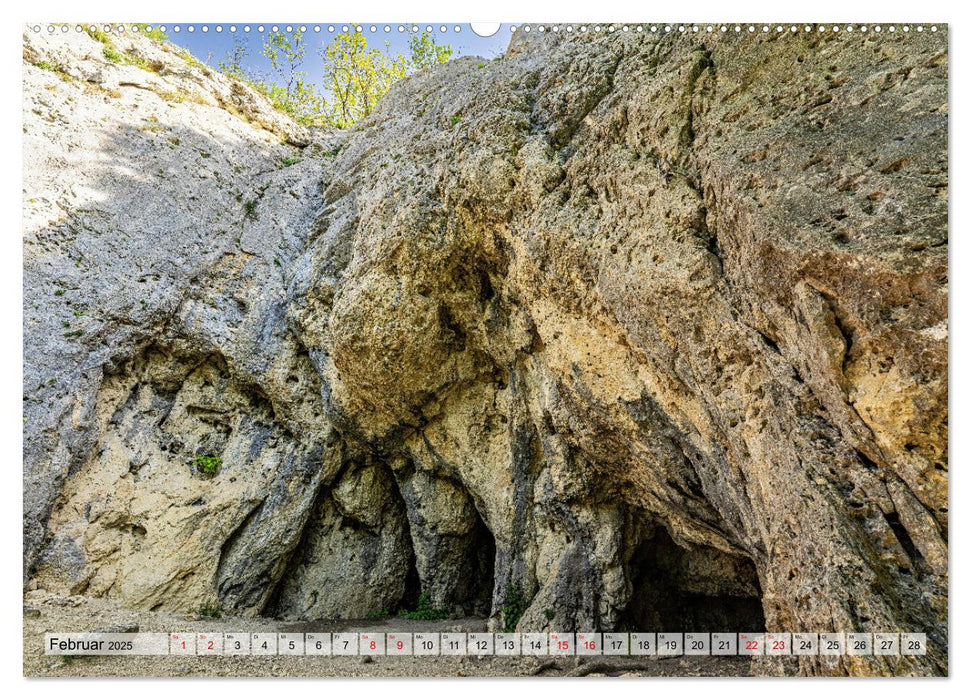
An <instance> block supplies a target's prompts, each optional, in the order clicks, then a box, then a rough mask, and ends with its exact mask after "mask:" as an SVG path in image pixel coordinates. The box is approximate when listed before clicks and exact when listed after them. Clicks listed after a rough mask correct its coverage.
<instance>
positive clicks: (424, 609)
mask: <svg viewBox="0 0 971 700" xmlns="http://www.w3.org/2000/svg"><path fill="white" fill-rule="evenodd" d="M431 603H432V601H431V598H429V597H428V594H427V593H422V594H421V595H420V596H418V609H417V610H415V611H414V612H410V613H407V614H406V615H405V617H407V618H408V619H409V620H446V619H448V611H447V610H446V609H445V608H433V607H432V606H431Z"/></svg>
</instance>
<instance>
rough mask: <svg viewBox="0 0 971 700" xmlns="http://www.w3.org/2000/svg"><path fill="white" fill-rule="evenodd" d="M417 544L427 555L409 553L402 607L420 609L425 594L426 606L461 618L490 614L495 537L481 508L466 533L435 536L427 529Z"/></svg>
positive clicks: (403, 608) (404, 608)
mask: <svg viewBox="0 0 971 700" xmlns="http://www.w3.org/2000/svg"><path fill="white" fill-rule="evenodd" d="M410 526H411V527H414V524H413V523H412V524H410ZM418 546H419V547H420V548H421V549H422V551H423V553H424V555H425V556H424V557H420V556H418V555H417V554H416V553H415V552H412V553H411V555H410V562H409V570H408V575H407V578H406V579H405V590H404V595H403V596H402V599H401V602H400V603H399V605H398V608H399V609H400V610H405V611H409V612H411V611H417V610H420V609H421V606H422V603H421V598H422V596H426V598H425V602H424V605H425V606H427V607H430V608H432V609H433V610H435V611H440V610H444V611H445V612H447V613H448V614H450V615H452V614H455V615H458V616H461V617H488V616H489V615H490V614H491V612H492V594H493V586H494V581H495V560H496V540H495V537H493V535H492V532H491V531H490V530H489V528H488V527H487V526H486V524H485V522H484V521H483V520H482V517H481V516H480V515H479V514H478V511H476V514H475V523H474V525H473V526H472V528H471V529H470V530H469V531H468V532H467V533H465V534H463V535H460V536H459V535H453V534H450V535H437V536H435V535H429V534H428V533H427V532H426V533H425V535H424V537H423V539H422V540H421V542H420V544H419V545H418ZM420 559H424V562H423V564H424V566H422V565H421V564H420V563H419V560H420Z"/></svg>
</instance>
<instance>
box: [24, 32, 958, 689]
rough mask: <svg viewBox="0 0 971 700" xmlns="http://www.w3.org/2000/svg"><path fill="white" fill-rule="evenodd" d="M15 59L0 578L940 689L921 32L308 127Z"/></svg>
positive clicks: (93, 50) (521, 66)
mask: <svg viewBox="0 0 971 700" xmlns="http://www.w3.org/2000/svg"><path fill="white" fill-rule="evenodd" d="M24 41H25V44H24V58H25V66H24V70H25V74H24V75H25V79H24V85H25V94H24V98H25V102H24V106H25V107H24V108H25V113H24V115H25V135H24V139H25V162H26V164H27V166H26V169H25V173H24V191H25V195H24V197H25V200H26V201H25V238H24V275H25V280H24V357H25V359H24V402H25V408H24V414H25V425H24V430H25V438H24V440H25V442H24V445H25V485H24V488H25V522H24V536H25V554H24V557H25V560H24V565H25V577H26V579H28V581H29V583H28V585H30V586H31V587H39V588H44V589H47V590H51V591H59V592H60V591H67V592H70V593H72V594H79V593H80V594H84V595H88V596H108V597H111V598H115V599H117V600H119V601H122V602H123V603H124V604H126V605H130V606H132V607H134V608H139V609H154V608H161V609H166V610H193V609H198V608H199V607H200V605H204V604H206V605H208V604H217V605H219V606H221V607H223V608H224V609H231V610H240V611H244V612H247V613H252V614H263V615H275V616H284V617H293V618H300V619H319V618H330V617H362V616H365V615H367V614H369V613H373V612H376V611H381V610H386V609H390V610H393V609H395V608H396V607H398V606H405V607H409V606H414V604H415V601H416V599H417V596H418V595H419V594H422V595H424V596H426V597H427V598H426V599H427V600H428V601H429V603H430V605H431V606H433V607H435V608H445V609H446V610H447V611H450V612H451V611H455V612H462V613H464V614H482V615H491V616H493V617H494V618H495V619H496V624H497V625H503V624H509V623H510V622H513V623H515V622H516V621H515V620H510V619H508V618H509V617H510V616H509V615H505V616H504V615H503V614H502V611H503V608H504V607H514V608H515V607H520V608H521V609H522V615H521V617H520V618H519V619H518V628H519V629H521V630H543V629H560V630H569V629H576V630H582V629H603V630H610V629H634V628H641V629H658V630H664V629H670V630H682V629H688V628H690V629H692V630H693V629H698V630H705V629H710V630H713V631H721V630H724V629H730V630H739V631H746V630H758V629H769V630H785V631H793V632H797V631H874V632H877V631H888V630H903V631H924V632H927V634H928V637H929V641H930V653H929V655H928V656H926V657H907V658H903V659H891V658H889V657H852V656H844V657H838V658H837V657H833V658H830V659H827V658H826V657H801V659H800V664H801V666H800V670H801V671H802V672H804V673H807V674H821V673H850V674H857V673H858V674H881V673H891V672H892V673H918V674H924V673H932V674H937V673H944V672H946V670H947V522H948V515H947V468H948V467H947V148H946V134H947V38H946V32H938V33H937V34H933V35H931V34H930V33H927V34H922V35H918V34H915V33H912V34H911V35H908V36H901V37H886V36H877V35H873V34H872V33H871V34H870V35H860V34H856V35H846V34H845V33H844V34H840V35H836V34H832V33H826V34H819V35H816V34H812V35H803V34H801V33H800V34H798V35H795V36H790V35H789V34H788V33H785V34H782V35H775V34H772V35H768V34H767V35H764V36H762V35H755V36H722V35H715V36H711V35H706V36H698V35H679V36H664V37H658V36H654V35H647V34H646V33H645V34H637V33H623V34H622V33H620V32H618V33H611V34H604V35H602V36H601V35H597V36H594V35H592V34H591V35H583V36H569V37H567V36H566V35H564V34H558V35H554V34H550V33H547V34H546V35H541V34H537V33H533V34H532V35H531V36H530V37H529V38H526V37H524V36H520V37H517V38H516V39H515V40H514V41H513V42H512V45H511V46H510V49H509V51H508V53H507V54H506V55H505V56H504V57H503V58H502V59H501V60H497V61H493V62H487V63H482V62H480V61H477V60H475V59H471V58H463V59H459V60H455V61H451V62H449V63H448V64H446V65H445V66H442V67H441V68H439V69H437V70H435V71H433V72H425V73H421V74H419V75H417V76H414V77H412V78H410V79H408V80H405V81H403V82H402V83H401V84H400V85H398V86H396V87H395V89H394V90H392V92H391V93H389V94H388V95H387V96H386V97H385V98H384V99H383V100H382V101H381V103H380V105H379V107H378V109H377V110H376V112H375V113H374V114H372V115H371V116H370V117H369V118H367V119H366V120H364V121H363V122H361V123H359V124H358V125H357V126H356V127H355V128H354V129H352V130H350V131H349V132H340V133H308V132H306V131H305V130H303V129H302V128H301V127H299V126H297V125H294V124H292V123H290V122H289V121H288V120H287V118H286V117H285V116H283V115H280V114H277V113H274V112H273V111H272V108H270V106H269V105H268V104H267V103H265V102H264V101H263V100H262V98H261V97H260V96H259V95H257V94H255V93H252V91H249V90H248V88H246V87H245V86H243V85H240V84H238V83H236V84H234V83H233V81H231V80H230V79H228V78H226V77H225V76H223V75H220V74H217V73H214V72H211V71H209V69H206V68H204V67H202V66H201V65H200V64H198V62H195V61H194V60H192V59H191V57H188V56H187V54H184V53H183V52H181V51H180V50H178V49H176V48H175V47H173V46H170V45H167V44H161V43H156V42H152V41H150V40H148V39H145V38H141V37H128V38H125V39H121V38H117V37H115V38H113V39H112V41H113V42H114V45H115V49H116V50H117V51H118V52H120V53H122V54H123V55H124V56H126V57H129V60H127V62H122V63H121V64H118V63H113V62H112V61H110V60H107V59H106V58H105V57H104V56H103V48H104V46H103V44H102V43H100V42H99V41H97V40H95V39H93V38H90V37H88V36H87V35H86V34H80V35H77V36H74V35H73V34H71V35H66V36H64V37H62V36H59V35H58V36H53V37H45V36H35V35H33V34H31V35H29V36H27V35H25V37H24ZM131 59H135V60H134V61H133V60H131ZM133 62H134V63H135V64H136V65H132V63H133ZM146 65H147V68H146ZM297 160H299V162H296V163H294V161H297ZM199 456H214V457H219V458H220V459H221V465H220V467H219V469H218V473H215V474H211V473H204V471H203V470H202V468H201V467H199V466H198V465H197V460H196V457H199Z"/></svg>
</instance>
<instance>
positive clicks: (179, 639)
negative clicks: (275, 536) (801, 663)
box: [44, 632, 927, 656]
mask: <svg viewBox="0 0 971 700" xmlns="http://www.w3.org/2000/svg"><path fill="white" fill-rule="evenodd" d="M44 649H45V653H46V654H48V655H89V656H116V655H117V656H121V655H145V656H159V655H162V656H164V655H190V656H574V655H576V656H597V655H605V656H610V655H615V656H736V655H737V656H805V655H812V656H816V655H819V656H841V655H843V654H848V655H854V656H871V655H875V656H923V655H924V654H926V653H927V635H925V634H922V633H913V632H901V633H898V632H876V633H871V632H846V633H844V632H832V633H826V632H824V633H788V632H712V633H708V632H656V633H655V632H602V633H601V632H549V633H547V632H536V633H531V632H522V633H520V632H511V633H502V632H498V633H492V632H170V633H151V632H146V633H134V634H110V633H61V634H58V633H49V634H46V635H45V639H44Z"/></svg>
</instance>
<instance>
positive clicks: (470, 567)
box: [454, 512, 496, 617]
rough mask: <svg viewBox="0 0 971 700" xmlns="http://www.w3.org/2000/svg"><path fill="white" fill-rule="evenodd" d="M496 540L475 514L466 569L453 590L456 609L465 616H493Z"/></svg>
mask: <svg viewBox="0 0 971 700" xmlns="http://www.w3.org/2000/svg"><path fill="white" fill-rule="evenodd" d="M495 564H496V539H495V537H493V535H492V532H491V531H490V530H489V528H488V527H486V524H485V522H484V521H483V520H482V517H481V516H480V515H479V514H478V512H476V518H475V526H474V527H473V529H472V532H471V533H470V534H469V537H468V546H467V548H466V556H465V566H464V567H463V573H462V574H461V575H460V576H459V579H458V581H457V585H456V587H455V598H454V601H455V605H456V606H457V607H458V608H461V610H460V612H461V613H463V614H464V615H466V616H473V617H488V616H489V614H490V613H491V612H492V592H493V591H492V589H493V586H494V581H495Z"/></svg>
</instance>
